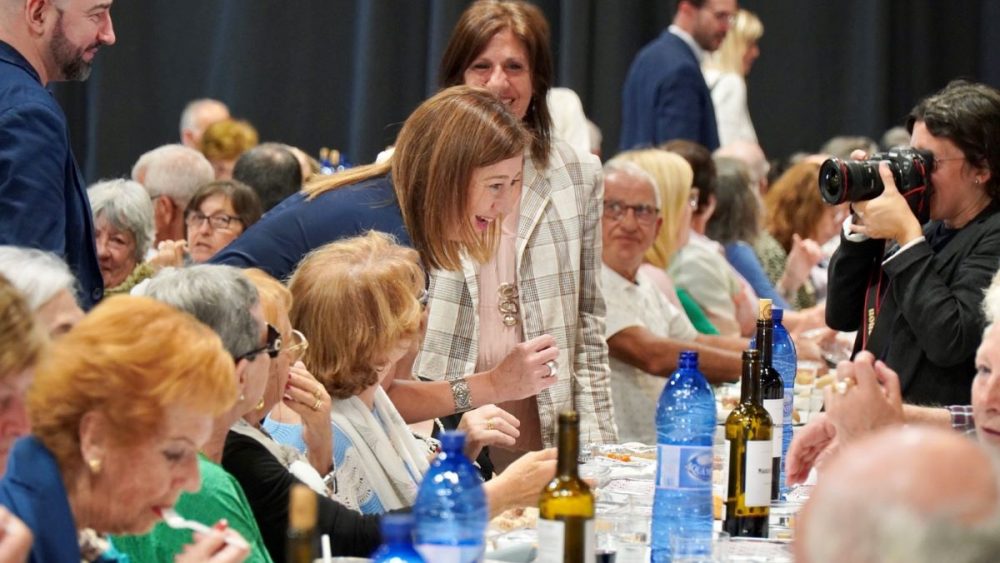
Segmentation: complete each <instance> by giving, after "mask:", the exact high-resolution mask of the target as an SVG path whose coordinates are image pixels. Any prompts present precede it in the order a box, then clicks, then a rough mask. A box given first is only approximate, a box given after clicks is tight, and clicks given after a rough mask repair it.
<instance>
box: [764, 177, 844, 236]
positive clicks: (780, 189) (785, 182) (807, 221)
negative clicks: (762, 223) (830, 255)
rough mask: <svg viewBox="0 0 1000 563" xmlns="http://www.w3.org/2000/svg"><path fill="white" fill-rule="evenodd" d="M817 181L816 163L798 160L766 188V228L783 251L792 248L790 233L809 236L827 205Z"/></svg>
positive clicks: (821, 217)
mask: <svg viewBox="0 0 1000 563" xmlns="http://www.w3.org/2000/svg"><path fill="white" fill-rule="evenodd" d="M818 185H819V164H816V163H814V162H800V163H798V164H796V165H795V166H792V167H791V168H789V169H788V170H786V171H785V173H784V174H782V175H781V177H780V178H778V180H777V181H776V182H774V183H773V184H771V187H770V189H768V190H767V195H765V196H764V210H765V212H766V221H767V223H766V225H767V230H768V232H770V233H771V236H773V237H774V238H775V240H777V241H778V242H779V243H781V246H782V247H783V248H784V249H785V252H791V250H792V235H793V234H798V235H799V236H800V237H803V238H810V237H812V235H813V231H814V230H815V229H816V225H819V223H820V221H821V220H822V219H823V213H825V212H826V210H827V208H828V207H829V206H828V205H827V204H826V203H824V202H823V198H822V197H821V196H820V194H819V190H818V189H817V188H816V186H818Z"/></svg>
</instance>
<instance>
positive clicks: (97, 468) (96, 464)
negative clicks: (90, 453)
mask: <svg viewBox="0 0 1000 563" xmlns="http://www.w3.org/2000/svg"><path fill="white" fill-rule="evenodd" d="M87 467H89V468H90V472H91V473H94V474H97V473H100V472H101V459H100V458H96V457H95V458H91V459H88V460H87Z"/></svg>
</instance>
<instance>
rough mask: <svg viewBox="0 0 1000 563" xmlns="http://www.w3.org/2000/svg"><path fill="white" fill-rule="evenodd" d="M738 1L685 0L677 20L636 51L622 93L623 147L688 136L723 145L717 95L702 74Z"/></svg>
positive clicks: (710, 147)
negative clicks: (715, 103) (705, 59)
mask: <svg viewBox="0 0 1000 563" xmlns="http://www.w3.org/2000/svg"><path fill="white" fill-rule="evenodd" d="M736 9H737V6H736V0H680V1H679V2H678V3H677V10H676V12H675V13H674V23H673V25H671V26H670V27H669V28H668V29H667V31H664V32H663V33H662V34H661V35H660V36H659V37H657V38H656V39H654V40H653V41H652V42H650V43H649V44H647V45H646V46H645V47H643V48H642V50H641V51H639V54H638V55H636V57H635V60H634V61H632V66H631V68H629V71H628V76H627V77H626V79H625V88H624V89H623V91H622V134H621V141H620V145H621V148H622V150H628V149H632V148H636V147H646V146H656V145H659V144H660V143H664V142H666V141H670V140H673V139H687V140H689V141H694V142H696V143H700V144H702V145H704V146H705V147H706V148H708V150H712V151H714V150H715V149H717V148H719V129H718V126H717V125H716V123H715V109H714V108H713V107H712V97H711V95H710V93H709V91H708V86H707V85H706V84H705V78H704V77H703V76H702V74H701V60H702V58H703V57H704V56H705V53H706V52H711V51H714V50H716V49H718V48H719V45H720V44H721V43H722V40H723V39H725V37H726V32H728V31H729V25H730V23H731V22H732V20H733V17H734V16H735V15H736Z"/></svg>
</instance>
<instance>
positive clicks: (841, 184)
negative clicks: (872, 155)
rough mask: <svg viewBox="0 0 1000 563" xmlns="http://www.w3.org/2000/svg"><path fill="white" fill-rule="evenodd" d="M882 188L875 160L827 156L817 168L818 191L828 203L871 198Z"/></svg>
mask: <svg viewBox="0 0 1000 563" xmlns="http://www.w3.org/2000/svg"><path fill="white" fill-rule="evenodd" d="M883 189H884V186H883V185H882V179H881V178H880V177H879V175H878V163H877V162H875V163H874V164H873V163H872V161H857V160H841V159H839V158H829V159H827V160H826V161H825V162H824V163H823V165H822V166H821V167H820V169H819V193H820V195H821V196H822V197H823V201H825V202H827V203H829V204H830V205H837V204H840V203H844V202H845V201H864V200H868V199H872V198H875V197H878V195H879V194H880V193H882V190H883Z"/></svg>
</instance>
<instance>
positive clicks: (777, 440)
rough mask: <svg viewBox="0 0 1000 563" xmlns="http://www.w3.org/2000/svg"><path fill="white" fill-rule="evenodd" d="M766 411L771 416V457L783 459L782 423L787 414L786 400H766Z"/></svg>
mask: <svg viewBox="0 0 1000 563" xmlns="http://www.w3.org/2000/svg"><path fill="white" fill-rule="evenodd" d="M764 410H766V411H767V414H769V415H771V422H772V424H773V426H772V427H771V444H772V448H771V455H772V456H774V457H781V421H782V420H783V416H784V412H785V400H784V399H783V398H782V399H764Z"/></svg>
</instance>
